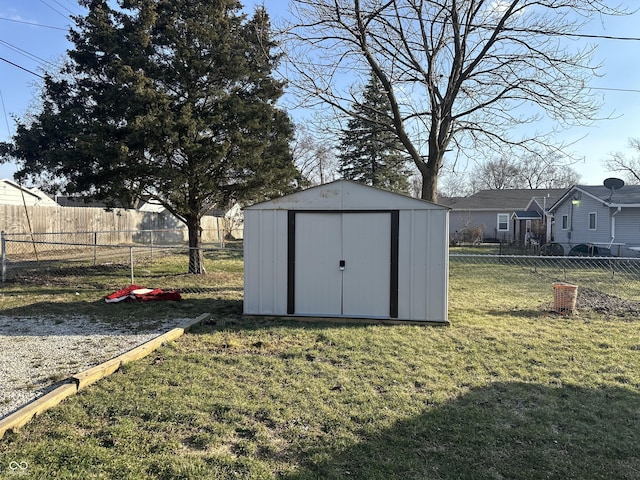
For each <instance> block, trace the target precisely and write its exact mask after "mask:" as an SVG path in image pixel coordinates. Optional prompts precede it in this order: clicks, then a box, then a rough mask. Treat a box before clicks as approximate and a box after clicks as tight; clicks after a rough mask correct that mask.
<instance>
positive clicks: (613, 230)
mask: <svg viewBox="0 0 640 480" xmlns="http://www.w3.org/2000/svg"><path fill="white" fill-rule="evenodd" d="M620 210H622V207H618V209H617V210H616V211H615V212H613V213H612V214H611V241H610V242H609V247H608V248H611V245H613V241H614V240H615V239H616V215H617V214H619V213H620Z"/></svg>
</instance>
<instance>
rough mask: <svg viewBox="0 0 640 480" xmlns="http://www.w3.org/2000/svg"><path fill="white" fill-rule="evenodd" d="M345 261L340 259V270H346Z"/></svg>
mask: <svg viewBox="0 0 640 480" xmlns="http://www.w3.org/2000/svg"><path fill="white" fill-rule="evenodd" d="M345 263H346V262H345V261H344V260H340V270H344V266H345Z"/></svg>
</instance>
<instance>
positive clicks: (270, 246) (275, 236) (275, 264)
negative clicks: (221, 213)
mask: <svg viewBox="0 0 640 480" xmlns="http://www.w3.org/2000/svg"><path fill="white" fill-rule="evenodd" d="M244 228H245V236H244V306H243V309H244V313H245V314H247V315H286V314H287V212H286V211H284V210H246V211H245V227H244Z"/></svg>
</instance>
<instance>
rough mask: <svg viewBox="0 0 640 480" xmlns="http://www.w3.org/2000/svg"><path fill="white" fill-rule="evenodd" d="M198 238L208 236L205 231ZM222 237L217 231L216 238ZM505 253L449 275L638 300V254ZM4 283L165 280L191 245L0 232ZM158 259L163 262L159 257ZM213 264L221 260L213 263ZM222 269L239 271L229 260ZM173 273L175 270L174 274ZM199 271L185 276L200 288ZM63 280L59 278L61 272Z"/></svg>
mask: <svg viewBox="0 0 640 480" xmlns="http://www.w3.org/2000/svg"><path fill="white" fill-rule="evenodd" d="M203 238H207V237H206V235H203ZM215 238H219V237H215ZM241 239H242V232H241V231H239V232H232V234H231V235H227V236H226V239H225V238H222V239H219V240H215V241H209V242H207V241H205V242H204V243H203V245H202V248H201V250H202V252H203V259H204V264H205V269H206V270H207V271H210V269H209V268H208V267H207V265H208V264H209V265H211V266H213V264H212V262H221V261H227V260H241V259H242V240H241ZM526 253H527V254H506V253H500V251H498V252H497V253H496V252H493V253H490V254H485V253H466V252H464V253H460V252H456V251H455V249H452V253H451V254H450V256H449V267H450V268H449V270H450V275H451V278H452V279H454V278H462V279H464V278H466V277H469V276H474V277H476V278H477V277H479V278H486V279H487V281H489V279H493V278H496V276H498V277H502V278H509V281H512V282H518V283H521V284H526V286H527V288H530V289H531V290H532V291H533V290H537V291H543V290H540V289H549V288H550V285H551V284H552V283H554V282H557V281H562V282H567V283H571V284H574V285H578V286H580V287H582V288H588V289H591V290H594V291H598V292H602V293H606V294H609V295H615V296H617V297H620V298H623V299H626V300H630V301H640V258H622V257H564V256H540V255H537V254H536V253H537V252H535V251H533V252H532V251H529V252H526ZM1 256H2V282H3V283H4V282H13V283H16V282H18V283H20V282H26V283H31V282H41V283H42V282H47V281H57V282H63V283H69V284H72V283H74V282H75V283H82V281H83V278H95V277H96V276H98V277H101V278H102V279H103V280H104V282H105V283H108V284H113V285H123V284H125V283H131V284H135V283H138V284H140V283H150V284H153V285H154V286H157V287H169V286H171V285H156V284H155V283H156V282H164V283H166V282H169V281H171V280H170V279H171V278H175V276H177V275H180V274H186V273H187V272H188V270H189V247H188V245H187V240H186V234H185V232H184V230H183V229H177V230H138V231H121V232H114V231H109V232H73V233H58V234H52V233H48V234H33V235H31V234H5V233H3V234H2V237H1ZM160 260H161V261H160ZM215 266H216V268H219V267H220V263H217V264H216V265H215ZM224 268H229V269H231V270H234V271H236V270H239V271H238V272H236V273H241V268H242V266H241V264H238V262H235V264H232V263H231V262H230V263H228V264H225V266H224V267H223V269H224ZM172 276H173V277H172ZM197 277H198V276H193V278H191V279H189V280H186V281H189V282H191V283H192V284H193V285H192V286H191V288H194V289H197V288H198V283H199V281H198V278H197ZM65 278H66V279H67V280H61V279H65Z"/></svg>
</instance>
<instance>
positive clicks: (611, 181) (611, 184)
mask: <svg viewBox="0 0 640 480" xmlns="http://www.w3.org/2000/svg"><path fill="white" fill-rule="evenodd" d="M604 186H605V187H607V188H608V189H609V190H611V192H612V193H613V191H614V190H620V189H621V188H622V187H624V180H621V179H619V178H607V179H606V180H605V181H604Z"/></svg>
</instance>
